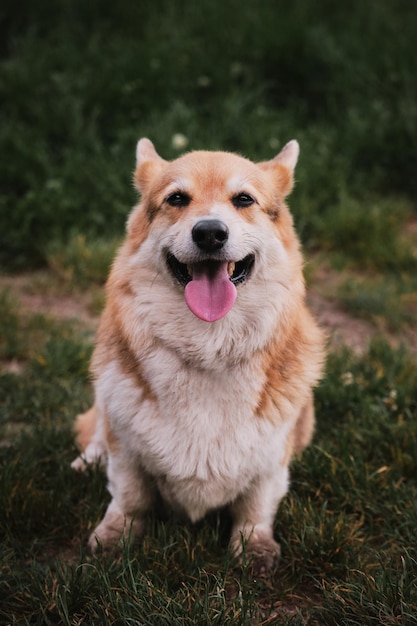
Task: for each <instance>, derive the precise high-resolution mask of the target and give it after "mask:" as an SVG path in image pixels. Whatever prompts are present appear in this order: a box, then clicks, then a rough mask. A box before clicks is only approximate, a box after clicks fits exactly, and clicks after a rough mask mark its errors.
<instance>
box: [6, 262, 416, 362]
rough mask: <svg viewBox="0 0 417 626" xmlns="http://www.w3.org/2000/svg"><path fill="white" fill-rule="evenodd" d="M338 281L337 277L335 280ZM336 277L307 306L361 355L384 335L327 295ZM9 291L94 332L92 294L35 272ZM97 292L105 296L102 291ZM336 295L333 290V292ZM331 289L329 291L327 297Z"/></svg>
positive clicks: (318, 284)
mask: <svg viewBox="0 0 417 626" xmlns="http://www.w3.org/2000/svg"><path fill="white" fill-rule="evenodd" d="M333 278H334V277H333ZM331 281H332V277H331V276H329V272H328V271H327V270H325V269H323V268H322V269H321V270H320V272H318V273H316V275H315V276H314V280H313V281H312V284H311V285H310V287H309V289H308V295H307V302H308V305H309V307H310V309H311V311H312V312H313V314H314V316H315V317H316V319H317V320H318V322H319V323H320V325H321V326H322V328H323V329H324V330H325V331H326V333H327V335H328V337H329V345H330V347H339V346H341V345H345V346H347V347H349V348H351V349H352V350H354V351H355V352H357V353H361V352H364V351H365V350H366V349H367V347H368V345H369V342H370V341H371V340H372V338H374V337H375V336H376V335H378V334H380V333H381V331H380V329H379V328H377V327H376V326H375V325H374V324H372V323H371V322H368V321H365V320H361V319H358V318H356V317H353V316H352V315H349V314H348V313H346V312H345V311H344V310H343V308H342V307H341V306H340V304H339V303H338V301H337V299H336V298H333V297H328V296H327V295H323V285H327V286H328V285H329V282H330V283H331ZM2 289H9V290H10V292H11V294H12V295H13V297H15V298H16V299H17V301H18V302H19V303H20V306H21V307H22V311H23V313H28V314H36V313H40V314H42V315H46V316H48V317H51V318H56V319H58V320H68V321H71V322H73V323H75V324H76V325H77V326H78V327H79V328H80V330H87V331H94V330H95V329H96V328H97V325H98V320H99V315H98V314H95V313H92V311H91V309H92V305H91V303H92V292H91V291H87V290H84V291H81V290H77V291H70V290H69V288H68V287H66V288H65V286H63V285H61V284H59V282H57V279H56V277H54V276H53V275H51V274H50V272H47V271H42V272H33V273H26V274H21V275H19V276H0V290H2ZM97 290H98V291H100V293H102V291H101V290H100V289H99V288H96V294H97ZM331 291H332V290H331ZM327 292H328V288H326V294H327ZM384 336H385V337H386V339H387V340H388V341H389V342H390V343H391V344H392V345H393V346H396V345H398V344H399V343H401V342H405V343H407V345H408V346H409V347H410V348H411V349H415V350H417V331H413V330H410V331H409V332H407V334H404V333H403V334H401V335H400V336H394V335H384ZM18 367H19V364H13V363H11V364H10V369H11V370H17V369H18Z"/></svg>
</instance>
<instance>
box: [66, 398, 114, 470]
mask: <svg viewBox="0 0 417 626" xmlns="http://www.w3.org/2000/svg"><path fill="white" fill-rule="evenodd" d="M75 433H76V442H77V445H78V446H79V448H80V449H81V454H80V455H79V456H78V457H77V458H76V459H75V460H74V461H73V462H72V463H71V467H72V469H74V470H77V471H84V470H85V469H86V467H87V465H89V464H92V465H105V463H106V459H107V449H106V440H105V424H104V420H103V417H102V416H101V414H100V412H99V410H98V408H97V405H96V404H93V406H92V407H91V408H90V409H89V410H88V411H86V413H81V414H80V415H77V419H76V420H75Z"/></svg>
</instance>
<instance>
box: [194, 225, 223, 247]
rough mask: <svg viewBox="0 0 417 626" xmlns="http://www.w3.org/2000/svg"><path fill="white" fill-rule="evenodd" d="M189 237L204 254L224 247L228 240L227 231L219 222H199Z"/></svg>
mask: <svg viewBox="0 0 417 626" xmlns="http://www.w3.org/2000/svg"><path fill="white" fill-rule="evenodd" d="M191 235H192V238H193V241H194V243H195V244H196V245H197V246H198V247H199V248H200V250H203V251H204V252H214V250H219V249H220V248H222V247H223V246H224V244H225V243H226V241H227V240H228V238H229V229H228V228H227V226H226V224H225V223H224V222H221V221H220V220H200V221H199V222H197V224H195V226H194V228H193V230H192V231H191Z"/></svg>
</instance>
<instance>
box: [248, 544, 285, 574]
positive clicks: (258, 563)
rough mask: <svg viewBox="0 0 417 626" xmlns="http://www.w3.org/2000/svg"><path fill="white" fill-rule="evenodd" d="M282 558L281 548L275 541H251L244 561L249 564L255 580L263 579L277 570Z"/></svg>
mask: <svg viewBox="0 0 417 626" xmlns="http://www.w3.org/2000/svg"><path fill="white" fill-rule="evenodd" d="M242 556H243V555H242ZM280 558H281V546H280V545H279V543H277V542H276V541H274V540H273V539H264V540H263V541H257V542H251V541H249V542H248V544H247V545H246V549H245V552H244V560H246V561H247V563H248V564H249V568H250V571H251V573H252V575H253V577H254V578H263V577H265V576H267V575H268V574H269V573H270V572H272V571H273V570H275V569H276V568H277V567H278V564H279V561H280Z"/></svg>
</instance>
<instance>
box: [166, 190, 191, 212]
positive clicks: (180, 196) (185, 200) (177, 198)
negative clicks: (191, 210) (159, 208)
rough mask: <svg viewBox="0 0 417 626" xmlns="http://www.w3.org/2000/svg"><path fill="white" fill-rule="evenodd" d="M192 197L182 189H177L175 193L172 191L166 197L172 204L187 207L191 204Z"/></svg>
mask: <svg viewBox="0 0 417 626" xmlns="http://www.w3.org/2000/svg"><path fill="white" fill-rule="evenodd" d="M190 201H191V198H190V196H189V195H188V194H186V193H183V192H182V191H175V192H174V193H170V194H169V196H168V197H167V198H166V199H165V202H167V203H168V204H169V205H170V206H176V207H180V208H182V207H185V206H188V205H189V204H190Z"/></svg>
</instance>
